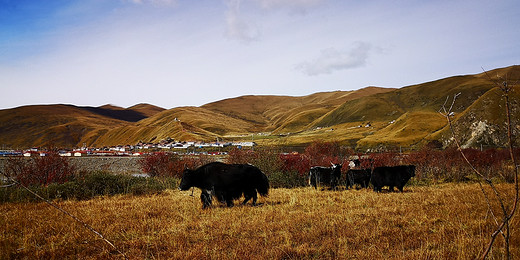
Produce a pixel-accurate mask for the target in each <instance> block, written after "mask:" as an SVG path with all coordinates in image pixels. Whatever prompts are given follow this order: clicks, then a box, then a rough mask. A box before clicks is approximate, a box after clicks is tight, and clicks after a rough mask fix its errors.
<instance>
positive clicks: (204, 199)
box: [200, 190, 211, 209]
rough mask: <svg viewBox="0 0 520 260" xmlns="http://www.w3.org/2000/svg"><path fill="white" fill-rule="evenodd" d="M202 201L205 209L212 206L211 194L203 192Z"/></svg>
mask: <svg viewBox="0 0 520 260" xmlns="http://www.w3.org/2000/svg"><path fill="white" fill-rule="evenodd" d="M200 201H201V202H202V208H203V209H205V208H207V207H209V206H211V194H210V193H208V192H207V191H206V190H202V193H201V194H200Z"/></svg>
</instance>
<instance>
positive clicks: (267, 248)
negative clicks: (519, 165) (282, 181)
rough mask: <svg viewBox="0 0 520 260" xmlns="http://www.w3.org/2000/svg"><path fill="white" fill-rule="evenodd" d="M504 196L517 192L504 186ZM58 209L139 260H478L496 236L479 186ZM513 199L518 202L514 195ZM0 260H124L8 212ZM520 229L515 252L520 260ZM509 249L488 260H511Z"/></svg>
mask: <svg viewBox="0 0 520 260" xmlns="http://www.w3.org/2000/svg"><path fill="white" fill-rule="evenodd" d="M497 186H498V189H499V190H501V191H504V190H509V192H511V193H512V190H513V186H512V185H503V184H500V185H497ZM190 193H191V192H189V191H187V192H180V191H173V190H172V191H168V192H166V193H164V194H159V195H153V196H142V197H134V196H116V197H103V198H98V199H93V200H89V201H62V202H58V204H59V205H60V206H61V207H63V208H64V209H66V210H68V211H69V212H71V213H72V214H74V215H76V216H78V217H79V218H80V219H82V220H83V221H85V222H86V223H88V224H89V225H91V226H92V227H93V228H94V229H96V230H98V231H100V232H101V233H102V234H103V235H104V236H105V237H106V238H107V239H108V240H110V241H112V242H113V243H114V244H115V246H116V247H117V248H119V249H120V250H121V251H123V252H124V253H125V254H126V255H127V256H128V257H129V258H130V259H252V258H254V259H311V258H312V259H475V258H477V256H478V255H479V254H480V253H482V249H483V247H484V245H485V244H487V243H488V242H489V236H490V234H491V232H492V228H493V227H494V226H495V223H494V222H493V219H492V218H490V217H489V212H488V208H487V205H486V202H485V199H484V197H483V195H482V193H481V191H480V188H479V186H478V185H477V184H445V185H441V186H431V187H414V186H411V187H405V192H404V193H385V192H383V193H375V192H373V191H370V190H349V191H337V192H331V191H315V190H313V189H311V188H297V189H272V190H271V191H270V194H269V197H268V198H260V199H259V202H260V203H263V205H261V206H258V207H251V206H235V207H233V208H226V207H222V206H216V207H214V208H211V209H209V210H201V204H200V199H199V198H198V196H199V194H200V192H199V191H198V190H196V192H195V197H191V196H189V194H190ZM511 195H512V194H511ZM0 212H2V218H0V224H1V225H0V233H1V234H2V236H1V237H0V258H2V259H10V258H12V259H15V258H16V259H21V258H45V259H63V258H88V259H109V258H114V259H117V258H120V257H121V256H120V255H118V254H117V253H116V252H114V251H113V250H112V249H111V248H110V247H109V246H108V245H107V244H106V243H104V242H103V241H102V240H101V239H99V237H97V236H95V235H94V234H92V233H91V232H89V231H88V230H86V229H85V228H84V227H83V226H82V225H81V224H77V223H76V222H74V221H72V220H71V219H70V218H69V217H67V216H65V215H64V214H63V213H61V212H59V211H57V210H55V209H54V208H51V207H50V206H48V205H46V204H44V203H26V204H9V203H7V204H1V205H0ZM519 227H520V222H519V218H513V220H512V223H511V228H512V230H511V234H512V237H511V252H512V254H513V255H512V257H513V259H515V258H518V257H520V232H519V231H520V230H519ZM501 244H502V242H501V239H497V243H496V245H495V246H496V247H495V248H494V250H493V251H492V254H491V255H490V257H489V259H502V258H503V257H504V255H503V251H502V250H501Z"/></svg>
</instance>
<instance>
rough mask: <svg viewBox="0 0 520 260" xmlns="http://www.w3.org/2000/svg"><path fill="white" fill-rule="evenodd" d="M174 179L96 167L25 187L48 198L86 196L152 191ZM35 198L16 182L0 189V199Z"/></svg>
mask: <svg viewBox="0 0 520 260" xmlns="http://www.w3.org/2000/svg"><path fill="white" fill-rule="evenodd" d="M178 182H179V181H178V179H177V178H143V177H134V176H129V175H116V174H112V173H108V172H102V171H100V172H92V173H87V174H85V175H83V176H75V177H74V178H73V179H72V180H70V181H68V182H65V183H51V184H49V185H47V186H44V185H35V186H31V187H29V189H31V190H32V191H34V192H35V193H37V194H38V195H40V196H42V197H43V198H45V199H49V200H54V199H63V200H66V199H77V200H86V199H91V198H93V197H96V196H112V195H116V194H133V195H146V194H156V193H160V192H162V191H164V190H165V189H174V188H176V187H177V185H178ZM38 200H39V199H38V198H36V197H35V196H34V195H33V194H31V193H30V192H29V191H27V190H26V189H24V188H23V187H20V186H17V185H15V186H10V187H5V188H2V189H0V202H31V201H38Z"/></svg>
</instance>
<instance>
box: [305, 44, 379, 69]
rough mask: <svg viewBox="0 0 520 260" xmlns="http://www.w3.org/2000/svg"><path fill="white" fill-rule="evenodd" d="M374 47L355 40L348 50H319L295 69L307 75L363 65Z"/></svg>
mask: <svg viewBox="0 0 520 260" xmlns="http://www.w3.org/2000/svg"><path fill="white" fill-rule="evenodd" d="M373 49H374V48H373V47H372V45H370V44H369V43H366V42H357V43H355V44H354V46H353V48H351V49H350V50H348V51H338V50H336V49H334V48H328V49H324V50H322V51H321V54H320V56H319V57H318V58H316V59H314V60H312V61H305V62H302V63H300V64H298V65H296V69H298V70H300V71H302V72H303V73H305V74H307V75H309V76H315V75H320V74H330V73H332V72H334V71H338V70H348V69H354V68H359V67H363V66H365V64H366V62H367V59H368V57H369V55H370V52H371V51H372V50H373Z"/></svg>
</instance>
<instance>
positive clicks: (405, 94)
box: [0, 66, 520, 149]
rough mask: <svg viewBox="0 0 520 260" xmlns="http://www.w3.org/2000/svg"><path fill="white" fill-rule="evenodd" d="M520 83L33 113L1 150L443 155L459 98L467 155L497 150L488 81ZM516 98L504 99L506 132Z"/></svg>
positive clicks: (458, 81) (496, 97)
mask: <svg viewBox="0 0 520 260" xmlns="http://www.w3.org/2000/svg"><path fill="white" fill-rule="evenodd" d="M506 76H507V78H508V79H509V80H510V82H517V81H518V80H519V79H520V66H510V67H506V68H500V69H496V70H493V71H489V72H488V73H487V74H485V73H480V74H475V75H463V76H454V77H449V78H444V79H439V80H435V81H432V82H426V83H421V84H416V85H412V86H406V87H402V88H398V89H393V88H379V87H366V88H363V89H359V90H355V91H333V92H320V93H314V94H311V95H307V96H300V97H294V96H268V95H264V96H252V95H250V96H241V97H236V98H228V99H224V100H219V101H215V102H212V103H209V104H205V105H203V106H200V107H177V108H172V109H168V110H166V109H163V108H159V107H156V106H153V105H149V104H138V105H135V106H132V107H129V108H121V107H116V106H113V105H105V106H101V107H77V106H73V105H34V106H23V107H18V108H13V109H5V110H0V145H3V146H4V147H5V146H7V147H11V148H27V147H32V146H51V145H53V146H60V147H79V146H82V145H84V144H85V145H88V146H96V147H102V146H112V145H120V144H135V143H137V142H139V141H143V142H152V141H159V140H162V139H166V138H174V139H176V140H185V141H188V140H201V141H213V140H215V139H216V138H219V139H220V140H228V141H232V140H241V139H248V140H250V139H251V138H254V140H255V142H257V143H258V144H260V145H276V146H283V145H291V146H292V145H305V144H307V143H310V142H313V141H316V140H322V141H337V142H340V143H342V144H344V145H348V146H351V147H355V148H358V149H381V148H391V147H397V146H401V147H402V146H405V147H415V148H418V147H421V146H423V145H425V144H426V143H428V142H430V141H432V140H438V141H441V142H442V143H444V144H445V145H449V142H450V140H451V133H450V131H449V129H447V127H446V119H445V118H444V117H443V116H442V115H441V114H440V113H439V110H440V109H441V107H442V106H443V104H444V103H445V102H446V98H447V97H453V96H454V95H455V94H458V98H457V100H456V102H455V104H454V107H453V112H455V117H454V126H455V128H456V130H457V131H458V135H460V136H459V137H460V139H461V141H462V142H463V143H464V144H465V145H466V146H468V147H470V146H481V145H484V146H486V147H487V146H503V143H504V142H503V141H504V134H503V132H504V123H503V122H504V120H505V119H504V112H503V111H504V102H503V100H502V93H501V92H500V91H499V90H498V89H497V88H496V87H495V86H494V85H493V84H492V82H491V80H490V77H492V78H494V79H495V78H499V77H502V78H504V77H506ZM519 92H520V91H518V90H516V91H512V92H511V93H510V95H511V100H512V102H511V105H512V108H513V109H512V112H513V115H512V117H513V118H514V122H513V123H514V125H515V131H520V127H519V126H518V120H517V118H520V115H519V108H518V100H519V99H518V98H519Z"/></svg>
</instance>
